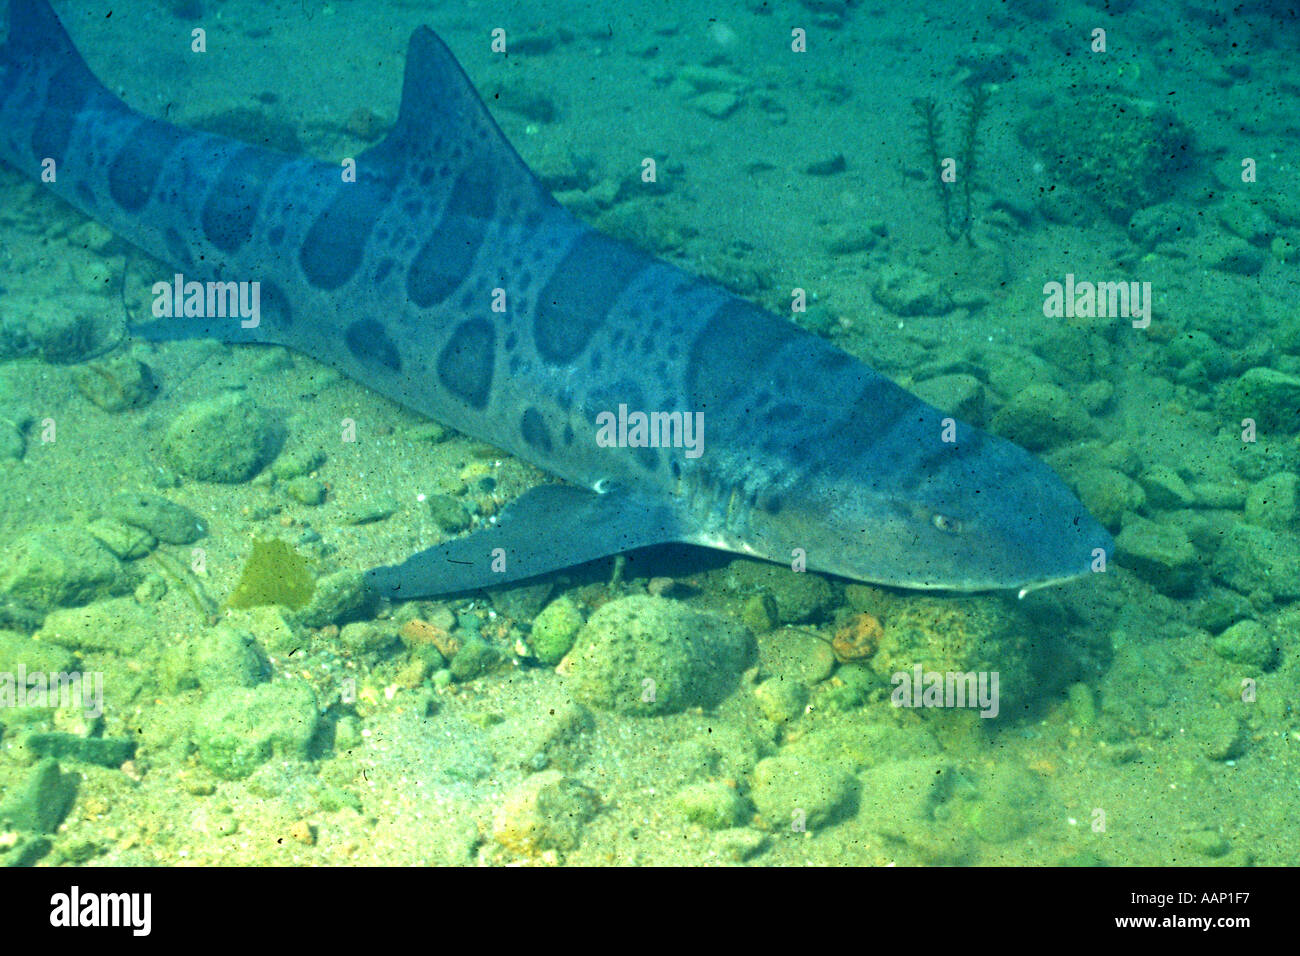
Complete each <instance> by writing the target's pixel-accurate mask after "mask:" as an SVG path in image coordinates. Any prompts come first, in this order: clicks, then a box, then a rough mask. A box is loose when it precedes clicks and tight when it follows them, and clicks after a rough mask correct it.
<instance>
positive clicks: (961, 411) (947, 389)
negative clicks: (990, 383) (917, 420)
mask: <svg viewBox="0 0 1300 956" xmlns="http://www.w3.org/2000/svg"><path fill="white" fill-rule="evenodd" d="M912 392H913V393H914V394H915V395H916V397H917V398H919V399H921V401H923V402H928V403H929V404H931V405H933V406H934V407H935V408H937V409H939V411H941V412H946V413H948V414H949V415H954V416H956V417H957V418H960V419H961V420H962V421H966V422H970V423H971V424H973V425H978V424H980V423H981V422H982V421H984V383H983V382H981V381H980V380H979V379H977V378H976V377H975V376H974V375H968V374H965V373H962V374H959V375H940V376H939V377H938V378H929V379H926V380H925V381H924V382H918V383H917V384H916V387H915V388H913V389H912Z"/></svg>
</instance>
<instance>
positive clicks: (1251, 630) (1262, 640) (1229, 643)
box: [1213, 621, 1281, 671]
mask: <svg viewBox="0 0 1300 956" xmlns="http://www.w3.org/2000/svg"><path fill="white" fill-rule="evenodd" d="M1213 647H1214V653H1216V654H1218V655H1219V656H1220V657H1222V658H1223V659H1224V660H1225V661H1232V662H1233V663H1234V664H1244V665H1246V666H1247V667H1250V668H1254V669H1255V670H1257V671H1266V670H1271V669H1272V666H1273V664H1274V663H1275V662H1276V661H1277V657H1278V654H1279V653H1280V651H1281V648H1280V647H1279V646H1278V643H1277V641H1275V640H1274V639H1273V635H1272V634H1271V633H1270V632H1269V630H1268V628H1266V627H1265V626H1264V625H1263V624H1261V623H1259V622H1258V621H1239V622H1237V623H1236V624H1234V625H1232V627H1230V628H1228V629H1227V630H1225V631H1224V632H1223V633H1222V634H1220V635H1219V636H1218V637H1216V638H1215V639H1214V644H1213Z"/></svg>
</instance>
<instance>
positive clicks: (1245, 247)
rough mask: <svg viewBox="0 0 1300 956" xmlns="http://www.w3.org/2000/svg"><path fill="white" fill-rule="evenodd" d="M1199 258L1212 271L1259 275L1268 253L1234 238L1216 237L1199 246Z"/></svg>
mask: <svg viewBox="0 0 1300 956" xmlns="http://www.w3.org/2000/svg"><path fill="white" fill-rule="evenodd" d="M1198 258H1199V259H1200V261H1201V262H1203V263H1204V264H1205V265H1207V266H1209V267H1210V268H1211V269H1218V270H1219V271H1220V272H1227V273H1229V274H1231V275H1241V276H1253V275H1257V274H1258V273H1259V271H1260V270H1261V269H1263V268H1264V264H1265V263H1266V262H1267V261H1268V253H1267V252H1265V251H1264V250H1263V249H1260V248H1259V247H1258V246H1252V245H1251V244H1250V243H1248V242H1245V241H1243V240H1241V239H1237V238H1236V237H1234V236H1225V235H1223V234H1222V233H1219V234H1217V235H1215V236H1214V237H1213V238H1211V239H1209V240H1208V241H1205V242H1203V243H1202V244H1201V245H1200V246H1199V255H1198Z"/></svg>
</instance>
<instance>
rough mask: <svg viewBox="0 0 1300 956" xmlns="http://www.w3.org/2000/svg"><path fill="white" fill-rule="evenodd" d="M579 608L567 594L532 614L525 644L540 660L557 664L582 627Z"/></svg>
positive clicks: (544, 662) (567, 651) (570, 647)
mask: <svg viewBox="0 0 1300 956" xmlns="http://www.w3.org/2000/svg"><path fill="white" fill-rule="evenodd" d="M582 623H583V621H582V612H581V611H579V610H578V605H577V604H575V603H574V601H573V599H572V598H570V597H568V596H561V597H558V598H556V599H555V600H554V601H552V602H551V603H550V604H548V605H546V607H545V608H544V609H543V610H542V612H541V613H540V614H538V615H537V617H535V618H533V629H532V633H531V634H529V637H528V645H529V647H531V648H532V649H533V653H534V654H535V655H536V656H537V659H538V660H539V661H541V662H542V663H543V664H551V665H555V664H558V663H559V662H560V661H561V659H563V657H564V655H565V654H567V653H569V651H570V650H572V648H573V642H574V639H575V638H577V636H578V631H579V630H581V629H582Z"/></svg>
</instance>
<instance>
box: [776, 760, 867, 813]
mask: <svg viewBox="0 0 1300 956" xmlns="http://www.w3.org/2000/svg"><path fill="white" fill-rule="evenodd" d="M857 793H858V782H857V780H856V779H855V778H854V777H853V776H852V775H851V774H848V773H845V772H844V771H843V770H841V769H839V768H838V767H835V766H832V765H830V764H827V763H822V762H821V761H818V760H812V759H808V758H800V757H793V756H776V757H768V758H767V759H765V760H760V761H759V762H758V766H756V767H755V768H754V786H753V792H752V794H751V796H752V799H753V801H754V806H755V807H756V808H757V809H758V812H759V814H760V815H761V816H762V817H763V819H764V820H766V821H767V823H768V824H769V825H770V826H771V827H773V828H774V829H777V830H784V829H787V828H791V827H793V828H795V829H796V830H798V829H803V828H807V829H809V830H816V829H818V828H820V827H823V826H827V825H829V824H831V823H835V822H836V821H838V820H840V819H843V818H844V817H846V816H848V815H850V814H851V813H852V812H853V810H854V809H855V805H856V801H857Z"/></svg>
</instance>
